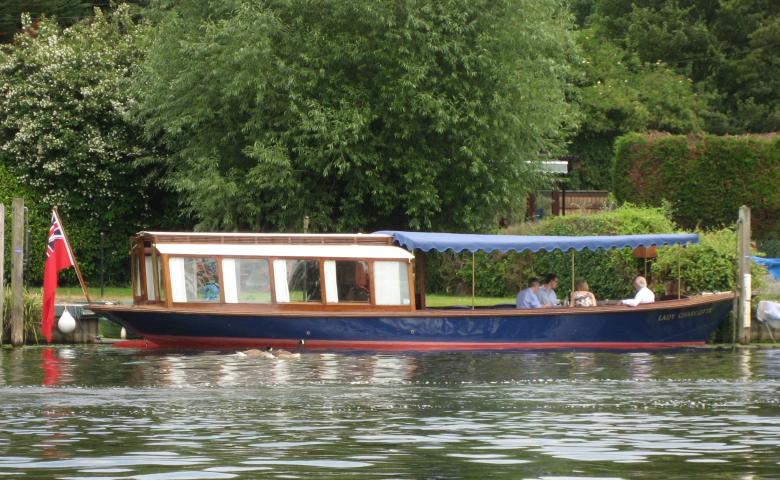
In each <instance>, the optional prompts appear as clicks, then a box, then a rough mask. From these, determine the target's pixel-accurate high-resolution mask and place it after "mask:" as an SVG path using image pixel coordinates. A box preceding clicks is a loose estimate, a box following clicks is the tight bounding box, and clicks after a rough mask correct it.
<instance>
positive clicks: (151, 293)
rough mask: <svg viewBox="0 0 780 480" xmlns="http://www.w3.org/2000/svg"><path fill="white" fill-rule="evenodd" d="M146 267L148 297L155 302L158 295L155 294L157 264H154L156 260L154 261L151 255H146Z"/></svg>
mask: <svg viewBox="0 0 780 480" xmlns="http://www.w3.org/2000/svg"><path fill="white" fill-rule="evenodd" d="M144 259H145V262H144V268H145V270H144V271H145V272H146V299H147V300H149V301H150V302H153V301H155V300H157V297H156V296H155V289H154V278H155V276H156V275H155V270H156V268H155V266H154V265H153V264H154V263H156V262H153V261H152V260H153V259H152V256H151V255H144Z"/></svg>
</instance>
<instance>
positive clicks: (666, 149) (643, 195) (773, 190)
mask: <svg viewBox="0 0 780 480" xmlns="http://www.w3.org/2000/svg"><path fill="white" fill-rule="evenodd" d="M615 150H616V153H615V164H614V174H613V181H614V187H613V192H614V194H615V196H616V198H617V199H618V200H619V201H631V202H637V203H643V204H647V205H660V204H661V202H663V201H668V202H669V203H670V204H671V208H672V213H673V217H674V219H675V220H676V221H677V222H678V223H679V224H680V225H682V226H683V227H686V228H694V227H696V226H701V227H703V228H717V227H720V226H723V225H730V224H732V223H733V222H734V219H735V217H736V214H737V210H738V209H739V206H740V205H748V206H750V207H751V209H752V213H753V224H752V227H753V231H754V232H755V234H756V236H758V237H762V236H763V235H764V233H766V232H770V231H773V230H775V229H776V228H777V226H778V218H780V195H778V194H777V179H778V178H780V139H778V138H774V139H768V138H762V137H757V136H745V137H718V136H713V135H703V136H697V137H685V136H680V135H641V134H629V135H626V136H624V137H621V138H619V139H618V140H617V141H616V144H615ZM757 172H760V175H757V174H756V173H757Z"/></svg>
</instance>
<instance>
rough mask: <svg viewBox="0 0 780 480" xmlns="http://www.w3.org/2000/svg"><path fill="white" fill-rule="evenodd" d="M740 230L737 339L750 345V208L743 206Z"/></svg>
mask: <svg viewBox="0 0 780 480" xmlns="http://www.w3.org/2000/svg"><path fill="white" fill-rule="evenodd" d="M738 223H739V228H738V229H737V234H738V235H739V239H738V244H739V248H738V253H739V257H738V259H737V262H738V263H737V264H738V265H739V277H738V278H737V282H738V285H739V308H738V313H739V316H738V320H737V321H738V325H739V326H738V328H737V337H738V339H739V343H741V344H743V345H744V344H747V343H750V313H751V306H750V300H751V295H752V277H751V274H750V207H747V206H745V205H742V206H741V207H740V208H739V221H738Z"/></svg>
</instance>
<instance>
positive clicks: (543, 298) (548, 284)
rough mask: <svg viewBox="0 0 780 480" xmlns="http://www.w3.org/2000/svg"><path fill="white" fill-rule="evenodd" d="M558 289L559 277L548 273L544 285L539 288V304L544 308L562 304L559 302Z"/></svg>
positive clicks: (537, 293) (537, 294)
mask: <svg viewBox="0 0 780 480" xmlns="http://www.w3.org/2000/svg"><path fill="white" fill-rule="evenodd" d="M556 288H558V275H556V274H554V273H548V274H547V276H546V277H544V285H542V286H540V287H539V291H537V292H536V296H537V297H538V298H539V303H541V304H542V305H544V306H550V307H557V306H558V305H560V304H561V302H560V301H559V300H558V295H557V294H556V293H555V289H556Z"/></svg>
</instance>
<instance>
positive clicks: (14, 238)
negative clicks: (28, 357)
mask: <svg viewBox="0 0 780 480" xmlns="http://www.w3.org/2000/svg"><path fill="white" fill-rule="evenodd" d="M12 205H13V207H12V210H13V225H12V227H11V228H12V233H11V262H12V263H11V344H12V345H13V346H15V347H18V346H20V345H24V199H22V198H18V197H17V198H14V200H13V204H12Z"/></svg>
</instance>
